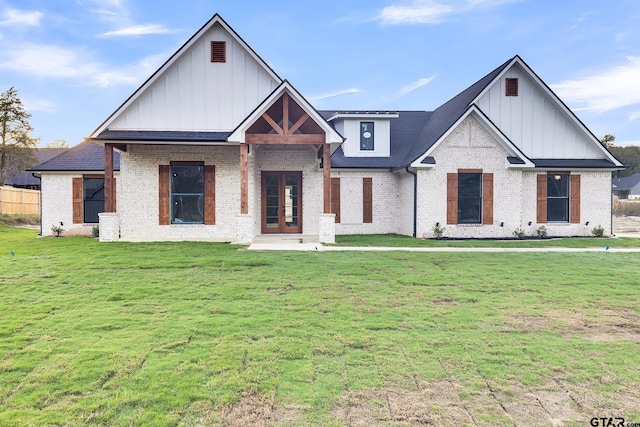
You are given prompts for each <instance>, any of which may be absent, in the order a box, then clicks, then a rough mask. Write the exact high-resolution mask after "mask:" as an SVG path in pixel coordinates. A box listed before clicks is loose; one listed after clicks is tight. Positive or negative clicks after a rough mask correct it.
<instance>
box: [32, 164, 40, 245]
mask: <svg viewBox="0 0 640 427" xmlns="http://www.w3.org/2000/svg"><path fill="white" fill-rule="evenodd" d="M31 176H33V177H34V178H38V179H39V180H40V197H39V199H40V234H39V236H40V237H42V176H38V175H36V174H35V173H33V172H32V173H31Z"/></svg>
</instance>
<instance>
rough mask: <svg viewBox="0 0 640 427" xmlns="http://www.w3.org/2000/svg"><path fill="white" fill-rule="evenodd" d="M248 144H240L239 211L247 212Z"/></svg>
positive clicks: (244, 213)
mask: <svg viewBox="0 0 640 427" xmlns="http://www.w3.org/2000/svg"><path fill="white" fill-rule="evenodd" d="M248 157H249V144H240V213H241V214H243V215H246V214H248V213H249V165H248V162H249V160H248Z"/></svg>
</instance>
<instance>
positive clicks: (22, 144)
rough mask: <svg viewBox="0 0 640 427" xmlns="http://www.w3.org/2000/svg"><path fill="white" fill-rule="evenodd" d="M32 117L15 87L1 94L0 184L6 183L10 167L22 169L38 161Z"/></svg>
mask: <svg viewBox="0 0 640 427" xmlns="http://www.w3.org/2000/svg"><path fill="white" fill-rule="evenodd" d="M30 118H31V114H29V113H27V112H26V111H25V110H24V106H23V105H22V101H21V100H20V98H18V91H17V90H16V89H15V88H14V87H11V88H9V89H7V91H6V92H3V93H1V94H0V185H4V180H5V173H6V171H7V170H8V169H9V168H10V169H11V170H13V171H20V170H24V169H26V168H28V167H31V166H33V164H34V163H35V162H36V161H37V159H36V156H35V154H34V149H35V147H36V144H37V143H38V138H32V137H30V136H29V132H31V131H32V130H33V128H32V127H31V125H30V124H29V119H30Z"/></svg>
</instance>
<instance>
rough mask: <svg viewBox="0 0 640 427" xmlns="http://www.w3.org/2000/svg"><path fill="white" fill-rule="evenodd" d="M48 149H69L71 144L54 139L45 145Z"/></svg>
mask: <svg viewBox="0 0 640 427" xmlns="http://www.w3.org/2000/svg"><path fill="white" fill-rule="evenodd" d="M45 147H46V148H69V144H67V141H65V140H64V139H60V138H58V139H54V140H53V141H51V142H49V143H47V145H45Z"/></svg>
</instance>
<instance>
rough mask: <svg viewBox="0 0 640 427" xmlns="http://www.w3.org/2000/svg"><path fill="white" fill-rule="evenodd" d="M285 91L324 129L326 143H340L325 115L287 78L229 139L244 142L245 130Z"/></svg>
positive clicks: (337, 134)
mask: <svg viewBox="0 0 640 427" xmlns="http://www.w3.org/2000/svg"><path fill="white" fill-rule="evenodd" d="M285 93H287V94H289V96H290V97H291V98H292V99H293V100H294V101H295V102H296V103H297V104H298V105H299V106H300V107H301V108H302V109H303V110H304V111H305V112H306V113H307V114H309V117H310V118H311V119H312V120H314V121H315V122H316V123H317V124H318V125H319V126H320V127H321V128H322V129H323V130H324V131H325V135H326V143H327V144H342V142H344V138H343V137H342V135H340V134H339V133H338V132H337V131H336V130H335V129H334V128H333V126H331V125H330V124H329V123H328V122H327V120H326V119H325V117H324V116H323V115H321V114H320V113H319V112H318V110H316V109H315V108H314V107H313V105H311V104H310V103H309V101H307V100H306V99H305V98H304V96H302V95H301V94H300V92H298V91H297V90H296V88H294V87H293V85H291V83H289V81H288V80H285V81H283V82H282V83H281V84H280V86H278V87H277V88H276V89H275V90H274V91H273V92H272V93H271V95H269V96H268V97H267V98H266V99H265V100H264V101H262V103H260V105H258V106H257V107H256V109H255V110H253V112H252V113H251V114H249V115H248V116H247V117H246V118H245V119H244V120H243V121H242V123H240V124H239V125H238V126H237V127H236V128H235V130H234V131H233V132H232V133H231V135H229V136H228V140H229V141H237V142H241V143H242V142H245V132H246V131H247V129H248V128H249V127H250V126H251V125H252V124H253V123H254V122H255V121H256V120H257V119H258V118H259V117H260V116H261V115H262V114H263V113H264V112H266V111H267V110H268V109H269V107H271V105H273V103H274V102H275V101H276V100H278V99H279V98H280V97H281V96H282V95H284V94H285ZM336 148H337V147H336Z"/></svg>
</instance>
